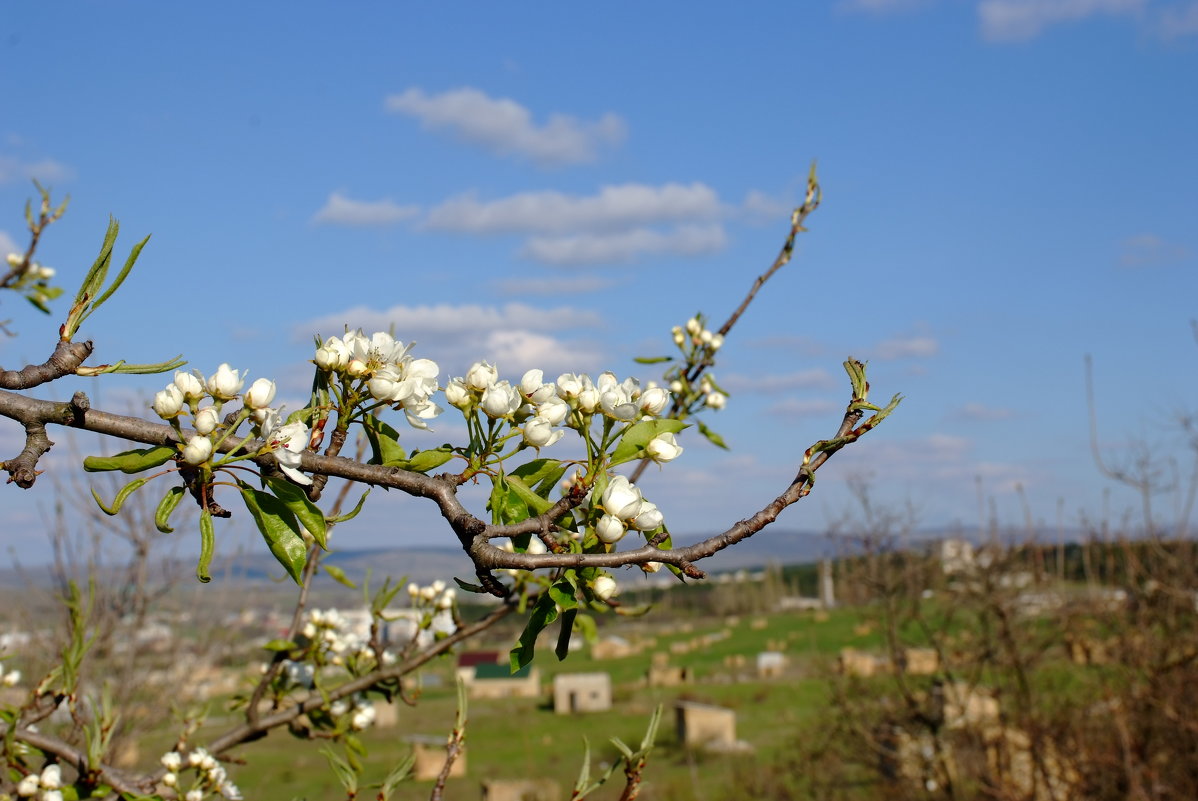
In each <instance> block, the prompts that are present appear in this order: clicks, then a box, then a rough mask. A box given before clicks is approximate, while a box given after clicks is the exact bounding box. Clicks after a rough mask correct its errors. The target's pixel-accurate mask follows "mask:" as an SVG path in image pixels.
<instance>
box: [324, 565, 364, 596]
mask: <svg viewBox="0 0 1198 801" xmlns="http://www.w3.org/2000/svg"><path fill="white" fill-rule="evenodd" d="M324 572H326V573H328V574H329V576H330V578H332V579H333V581H335V582H337V583H338V584H343V585H345V586H346V587H349V588H350V589H351V590H356V589H358V585H357V584H354V583H353V582H352V581H350V580H349V577H348V576H346V575H345V571H344V570H342V569H341V568H339V567H337V566H336V565H324Z"/></svg>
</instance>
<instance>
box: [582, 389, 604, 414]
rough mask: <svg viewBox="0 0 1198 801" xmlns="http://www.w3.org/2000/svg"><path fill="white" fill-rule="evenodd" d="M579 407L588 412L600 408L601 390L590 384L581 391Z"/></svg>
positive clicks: (591, 412) (590, 412)
mask: <svg viewBox="0 0 1198 801" xmlns="http://www.w3.org/2000/svg"><path fill="white" fill-rule="evenodd" d="M578 408H579V409H581V410H582V411H583V412H585V413H586V414H593V413H594V412H595V410H596V409H598V408H599V390H597V389H595V388H594V387H591V386H588V387H585V388H584V389H583V390H582V391H581V392H579V393H578Z"/></svg>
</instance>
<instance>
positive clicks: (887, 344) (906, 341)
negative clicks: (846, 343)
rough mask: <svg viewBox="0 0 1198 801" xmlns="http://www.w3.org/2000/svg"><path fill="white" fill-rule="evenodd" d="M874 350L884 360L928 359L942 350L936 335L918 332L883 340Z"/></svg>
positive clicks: (876, 355)
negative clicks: (912, 334)
mask: <svg viewBox="0 0 1198 801" xmlns="http://www.w3.org/2000/svg"><path fill="white" fill-rule="evenodd" d="M872 350H873V355H874V357H875V358H877V359H880V360H882V361H895V360H897V359H926V358H928V357H930V356H935V355H936V354H937V353H939V352H940V343H939V342H937V341H936V339H935V338H934V337H931V336H927V335H926V334H923V335H919V334H917V335H914V336H900V337H894V338H892V339H885V340H882V341H881V342H879V343H878V344H876V345H874V347H873V349H872Z"/></svg>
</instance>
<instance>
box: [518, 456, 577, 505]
mask: <svg viewBox="0 0 1198 801" xmlns="http://www.w3.org/2000/svg"><path fill="white" fill-rule="evenodd" d="M565 474H566V465H564V464H562V463H561V462H559V461H558V460H557V459H533V460H532V461H531V462H528V463H527V464H522V465H520V466H519V467H517V468H516V469H515V470H513V471H512V472H511V474H510V475H513V476H519V477H520V478H521V479H522V480H523V481H524V483H525V484H527V485H528V486H529V487H531V488H532V491H533V492H535V493H536V494H537V495H540V496H541V497H542V498H548V497H549V494H550V493H551V492H553V490H555V489H556V488H557V483H558V482H559V481H561V480H562V476H563V475H565Z"/></svg>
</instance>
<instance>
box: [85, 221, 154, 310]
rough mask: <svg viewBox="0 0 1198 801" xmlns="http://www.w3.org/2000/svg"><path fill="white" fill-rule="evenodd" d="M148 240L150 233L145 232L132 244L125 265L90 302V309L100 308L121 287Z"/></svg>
mask: <svg viewBox="0 0 1198 801" xmlns="http://www.w3.org/2000/svg"><path fill="white" fill-rule="evenodd" d="M114 239H115V237H114ZM149 241H150V235H149V234H147V235H146V238H145V239H143V240H141V241H140V242H138V243H137V244H136V245H134V246H133V250H131V251H129V258H127V259H125V266H124V267H122V268H121V271H120V272H119V273H117V275H116V278H114V279H112V283H111V284H109V285H108V289H106V290H104V294H103V295H101V296H100V297H98V298H96V299H95V301H94V302H93V303H92V311H95V310H96V309H98V308H100V306H101V305H102V304H103V303H104V301H106V300H108V299H109V298H110V297H112V294H113V293H114V292H116V291H117V290H118V289H120V288H121V284H123V283H125V278H126V277H127V276H128V275H129V271H130V270H132V269H133V265H134V263H135V262H136V261H137V257H138V256H140V255H141V249H142V248H144V247H145V246H146V243H147V242H149Z"/></svg>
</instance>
